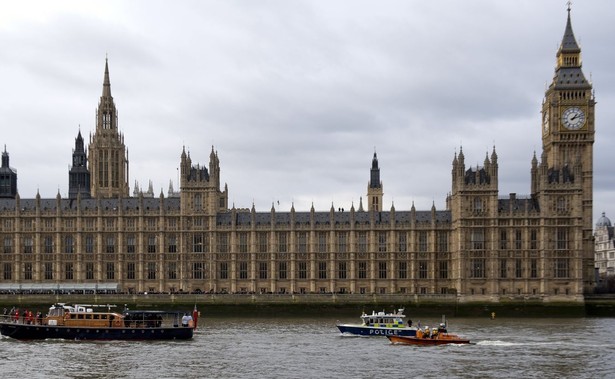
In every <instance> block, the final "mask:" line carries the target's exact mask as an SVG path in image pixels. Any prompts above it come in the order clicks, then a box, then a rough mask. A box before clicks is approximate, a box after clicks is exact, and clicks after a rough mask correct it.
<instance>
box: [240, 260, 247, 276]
mask: <svg viewBox="0 0 615 379" xmlns="http://www.w3.org/2000/svg"><path fill="white" fill-rule="evenodd" d="M239 279H248V262H239Z"/></svg>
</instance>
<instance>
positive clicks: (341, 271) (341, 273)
mask: <svg viewBox="0 0 615 379" xmlns="http://www.w3.org/2000/svg"><path fill="white" fill-rule="evenodd" d="M346 277H347V266H346V262H338V263H337V278H338V279H346Z"/></svg>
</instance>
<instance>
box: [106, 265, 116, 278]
mask: <svg viewBox="0 0 615 379" xmlns="http://www.w3.org/2000/svg"><path fill="white" fill-rule="evenodd" d="M107 280H115V264H114V263H113V262H107Z"/></svg>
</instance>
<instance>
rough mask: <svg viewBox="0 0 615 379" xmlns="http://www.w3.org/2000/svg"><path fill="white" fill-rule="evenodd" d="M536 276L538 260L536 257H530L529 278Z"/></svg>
mask: <svg viewBox="0 0 615 379" xmlns="http://www.w3.org/2000/svg"><path fill="white" fill-rule="evenodd" d="M537 277H538V260H537V259H534V258H532V259H530V278H533V279H534V278H537Z"/></svg>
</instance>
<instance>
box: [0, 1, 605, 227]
mask: <svg viewBox="0 0 615 379" xmlns="http://www.w3.org/2000/svg"><path fill="white" fill-rule="evenodd" d="M571 14H572V26H573V30H574V33H575V36H576V38H577V41H578V42H579V43H580V45H581V49H582V54H583V55H582V57H583V71H584V72H585V74H586V76H587V77H590V76H591V79H592V81H593V84H594V89H595V93H596V100H597V105H596V143H595V145H594V223H595V221H596V220H597V219H598V218H599V217H600V213H601V212H603V211H606V212H607V216H610V217H611V218H612V219H613V220H614V221H615V191H614V190H615V172H614V170H613V169H612V167H613V162H614V157H615V149H613V147H612V142H613V141H614V140H615V70H614V69H613V67H614V66H613V62H615V48H614V46H615V23H614V22H613V17H614V16H615V2H613V1H612V0H592V1H585V0H583V1H580V0H579V1H575V2H574V3H573V4H572V13H571ZM566 15H567V13H566V2H565V1H563V0H548V1H535V0H521V1H493V0H466V1H458V0H450V1H356V0H353V1H349V0H347V1H315V0H314V1H282V0H280V1H109V0H106V1H40V2H34V1H14V2H3V4H2V7H1V9H0V46H2V48H1V49H0V115H1V121H0V131H1V132H0V144H2V145H6V149H7V151H8V152H9V154H10V165H11V166H12V167H14V168H15V169H17V171H18V191H19V194H20V196H21V197H22V198H32V197H34V196H35V195H36V193H37V191H39V192H40V194H41V196H42V197H43V198H53V197H55V196H56V194H57V193H58V191H59V192H60V194H61V195H62V196H63V197H66V196H67V194H68V170H69V168H70V164H71V154H72V149H73V148H74V142H75V141H74V140H75V137H76V136H77V133H78V131H79V129H81V132H82V134H83V135H84V138H85V139H86V143H87V141H89V137H90V135H91V134H92V133H93V131H94V130H95V112H96V108H97V105H98V101H99V98H100V95H101V93H102V82H103V73H104V64H105V56H108V59H109V71H110V79H111V93H112V95H113V97H114V100H115V104H116V106H117V109H118V117H119V128H120V131H121V132H122V133H123V134H124V137H125V144H126V146H127V148H128V151H129V160H130V163H129V165H130V166H129V167H130V168H129V170H130V177H129V185H130V191H131V193H132V190H133V188H134V183H135V181H138V182H139V184H140V185H141V187H145V188H147V185H148V182H149V181H150V180H151V181H152V182H153V186H154V192H155V193H156V195H159V194H160V192H161V190H162V191H163V192H164V194H165V196H166V194H167V189H168V186H169V180H172V181H173V183H174V186H175V188H176V189H177V187H178V184H177V180H178V178H177V173H178V170H177V168H178V166H179V161H180V154H181V152H182V147H183V146H186V149H187V151H189V152H190V155H191V157H192V160H193V163H200V164H202V165H208V163H209V154H210V152H211V149H212V145H213V146H214V148H215V150H216V151H217V152H218V155H219V158H220V167H221V180H222V182H223V185H224V183H227V184H228V189H229V206H232V205H233V204H234V205H235V206H236V207H238V208H249V207H251V206H252V204H253V203H254V204H255V206H256V209H257V211H269V209H270V208H271V205H272V203H275V206H276V208H277V209H278V211H288V210H289V209H290V207H291V204H292V203H293V202H294V205H295V209H296V210H297V211H307V210H309V209H310V207H311V205H312V204H314V207H315V209H316V210H317V211H327V210H329V208H330V207H331V204H333V205H334V207H335V208H336V209H337V208H342V207H343V208H346V209H349V208H350V206H351V204H353V203H354V205H355V207H357V206H358V203H359V198H360V197H363V198H364V200H365V194H366V192H367V183H368V180H369V170H370V167H371V159H372V156H373V153H374V150H375V151H376V152H377V153H378V159H379V163H380V169H381V179H382V182H383V185H384V208H385V209H389V208H390V207H391V204H392V203H393V202H394V204H395V208H396V209H397V210H407V209H409V208H410V207H411V205H412V203H413V202H414V204H415V206H416V208H417V209H418V210H427V209H430V208H431V205H432V203H435V206H436V208H437V209H444V208H445V198H446V195H447V193H449V192H450V190H451V168H452V166H451V164H452V160H453V157H454V154H455V152H458V151H459V149H460V147H463V152H464V154H465V157H466V160H465V161H466V165H468V166H469V165H472V166H476V165H477V164H480V165H482V163H483V161H484V159H485V154H487V153H489V154H491V151H492V149H493V147H494V146H495V149H496V152H497V154H498V157H499V175H500V186H499V192H500V196H508V194H509V193H510V192H515V193H517V194H518V196H522V195H527V194H529V192H530V164H531V159H532V156H533V153H534V151H536V152H537V155H538V157H540V151H541V116H540V110H541V102H542V100H543V98H544V92H545V88H546V85H547V83H550V82H551V79H552V77H553V73H554V67H555V54H556V52H557V48H558V46H559V43H560V42H561V40H562V37H563V34H564V29H565V25H566ZM278 202H279V204H280V205H279V206H278Z"/></svg>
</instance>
